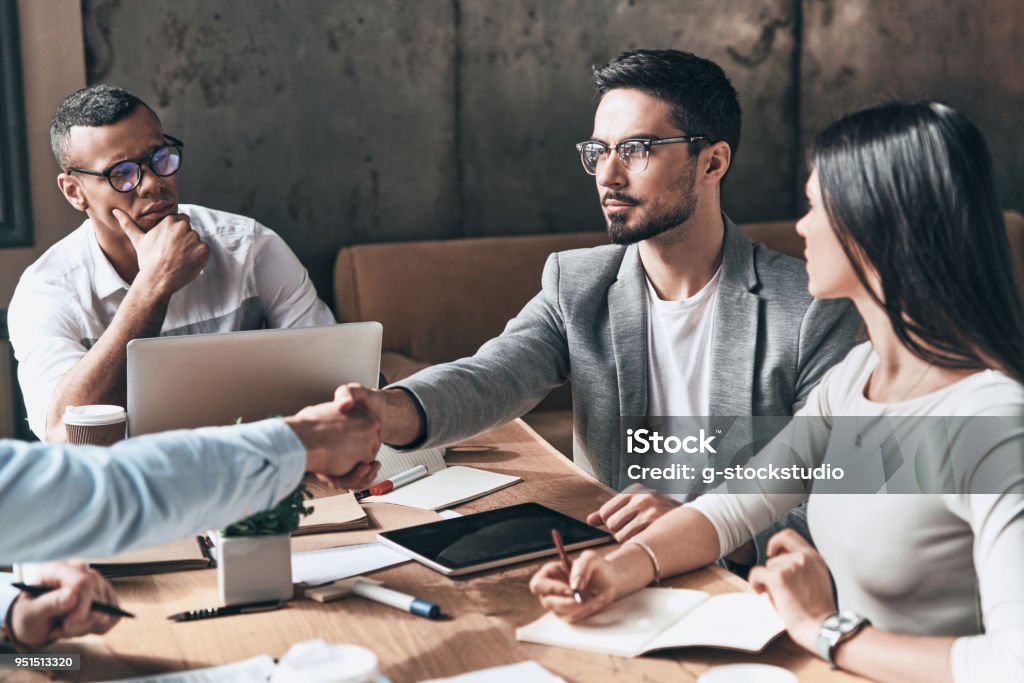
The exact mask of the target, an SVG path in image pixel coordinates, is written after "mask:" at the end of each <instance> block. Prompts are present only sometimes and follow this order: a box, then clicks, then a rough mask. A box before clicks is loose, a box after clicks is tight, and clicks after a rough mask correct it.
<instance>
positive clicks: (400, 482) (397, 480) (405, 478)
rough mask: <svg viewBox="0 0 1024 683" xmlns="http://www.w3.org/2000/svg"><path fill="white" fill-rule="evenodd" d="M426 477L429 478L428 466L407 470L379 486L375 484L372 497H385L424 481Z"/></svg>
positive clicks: (372, 488)
mask: <svg viewBox="0 0 1024 683" xmlns="http://www.w3.org/2000/svg"><path fill="white" fill-rule="evenodd" d="M425 476H427V466H426V465H416V467H413V468H412V469H411V470H406V471H405V472H402V473H401V474H396V475H395V476H393V477H391V478H390V479H385V480H384V481H382V482H380V483H379V484H374V485H373V486H371V487H370V495H371V496H383V495H384V494H385V493H388V492H390V491H394V490H395V489H397V488H400V487H402V486H405V485H406V484H411V483H413V482H414V481H416V480H417V479H422V478H423V477H425Z"/></svg>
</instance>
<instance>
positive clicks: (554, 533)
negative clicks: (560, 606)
mask: <svg viewBox="0 0 1024 683" xmlns="http://www.w3.org/2000/svg"><path fill="white" fill-rule="evenodd" d="M551 540H552V541H554V542H555V550H557V551H558V559H560V560H561V561H562V571H564V572H565V578H566V579H568V578H569V572H571V571H572V565H571V564H569V556H568V555H566V554H565V546H564V545H562V534H560V533H558V529H552V530H551ZM569 587H570V588H572V586H571V585H570V586H569ZM572 597H573V599H574V600H575V601H576V602H577V604H582V603H583V596H582V595H580V592H579V591H578V590H576V589H575V588H573V589H572Z"/></svg>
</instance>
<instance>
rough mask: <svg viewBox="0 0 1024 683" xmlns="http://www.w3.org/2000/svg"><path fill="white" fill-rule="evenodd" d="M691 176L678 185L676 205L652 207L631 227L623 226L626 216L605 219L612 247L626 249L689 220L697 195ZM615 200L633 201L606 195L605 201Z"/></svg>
mask: <svg viewBox="0 0 1024 683" xmlns="http://www.w3.org/2000/svg"><path fill="white" fill-rule="evenodd" d="M693 180H694V178H693V175H688V176H687V177H686V178H684V179H683V182H682V183H680V185H681V189H680V192H681V194H680V196H679V197H678V199H677V201H675V202H674V203H672V204H671V205H669V206H667V207H664V208H662V207H659V206H653V207H651V209H650V213H644V214H642V215H641V216H640V217H639V221H638V222H637V223H635V224H634V225H629V224H628V223H627V216H623V215H620V214H614V215H612V216H610V217H609V218H608V237H609V238H610V239H611V241H612V242H614V243H615V244H621V245H623V246H628V245H630V244H636V243H637V242H642V241H644V240H647V239H650V238H652V237H656V236H658V235H660V234H662V233H663V232H667V231H669V230H671V229H672V228H674V227H676V226H677V225H681V224H683V223H685V222H686V221H688V220H690V217H691V216H693V213H694V211H696V210H697V193H696V192H695V191H694V188H693ZM609 198H611V199H619V200H621V201H635V199H634V198H632V197H629V196H627V195H619V194H618V193H615V192H609V193H607V194H606V195H605V199H609Z"/></svg>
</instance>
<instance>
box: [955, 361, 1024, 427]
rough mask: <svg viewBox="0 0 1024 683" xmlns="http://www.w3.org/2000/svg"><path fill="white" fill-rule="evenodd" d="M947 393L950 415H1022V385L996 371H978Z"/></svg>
mask: <svg viewBox="0 0 1024 683" xmlns="http://www.w3.org/2000/svg"><path fill="white" fill-rule="evenodd" d="M952 389H953V390H952V391H950V392H949V396H948V405H949V407H950V408H951V410H952V412H950V414H951V415H979V416H983V415H992V416H1024V385H1022V384H1021V383H1020V382H1018V381H1017V380H1015V379H1013V378H1012V377H1009V376H1008V375H1006V374H1004V373H1002V372H1000V371H998V370H982V371H981V372H976V373H974V374H973V375H970V376H969V377H965V378H964V379H962V380H960V381H959V382H957V383H956V384H955V385H954V386H953V387H952Z"/></svg>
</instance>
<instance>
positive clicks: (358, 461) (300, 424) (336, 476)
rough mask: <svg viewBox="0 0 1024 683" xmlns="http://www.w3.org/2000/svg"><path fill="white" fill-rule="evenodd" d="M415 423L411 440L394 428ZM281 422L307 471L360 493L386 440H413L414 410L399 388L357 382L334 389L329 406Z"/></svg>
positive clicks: (376, 465)
mask: <svg viewBox="0 0 1024 683" xmlns="http://www.w3.org/2000/svg"><path fill="white" fill-rule="evenodd" d="M403 416H404V417H405V418H407V420H401V419H396V418H401V417H403ZM410 417H411V418H412V419H413V420H415V424H414V425H413V426H412V430H413V431H412V432H411V434H412V435H411V436H409V437H408V438H404V439H403V438H397V439H396V438H395V436H396V435H397V436H399V437H401V435H402V433H403V431H404V432H409V430H408V429H407V430H395V429H394V428H393V427H394V425H395V424H396V423H397V424H401V423H402V422H407V421H408V418H410ZM284 421H285V424H287V425H288V426H289V427H291V429H292V431H293V432H295V435H296V436H297V437H298V438H299V441H301V442H302V445H303V446H305V447H306V469H307V470H308V471H310V472H315V473H316V474H317V476H318V478H319V479H320V480H321V481H323V482H325V483H328V484H330V485H331V486H333V487H335V488H347V489H364V488H367V487H368V486H369V485H370V484H371V483H372V482H373V480H374V479H375V478H376V477H377V473H378V472H379V471H380V463H379V462H377V461H376V458H377V452H378V451H379V450H380V447H381V443H383V440H384V438H385V436H387V437H390V440H391V442H392V443H409V442H412V441H413V440H415V439H416V437H417V435H418V433H419V428H420V421H419V411H418V409H416V407H415V403H414V402H413V399H412V397H411V396H409V395H408V394H407V393H406V392H404V391H402V390H400V389H390V390H386V391H380V390H377V389H367V388H366V387H363V386H362V385H360V384H345V385H343V386H340V387H338V390H337V391H336V392H335V395H334V400H333V401H331V402H329V403H320V404H318V405H314V406H309V407H308V408H303V409H302V410H300V411H299V412H298V413H296V414H295V415H292V416H290V417H286V418H285V419H284Z"/></svg>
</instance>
